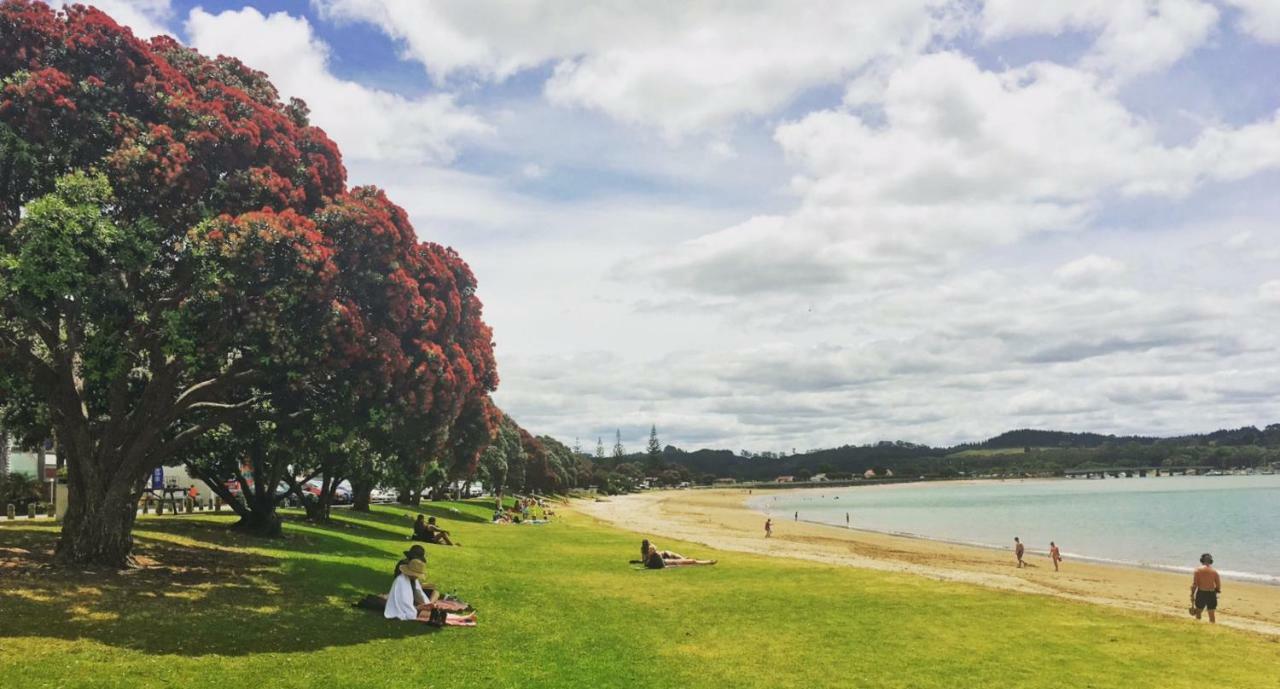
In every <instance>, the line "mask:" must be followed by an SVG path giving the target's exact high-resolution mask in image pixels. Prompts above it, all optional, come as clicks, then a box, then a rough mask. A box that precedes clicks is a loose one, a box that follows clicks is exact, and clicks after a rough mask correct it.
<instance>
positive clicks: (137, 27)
mask: <svg viewBox="0 0 1280 689" xmlns="http://www.w3.org/2000/svg"><path fill="white" fill-rule="evenodd" d="M50 4H58V3H50ZM84 4H86V5H92V6H93V7H97V8H98V9H100V10H102V11H103V12H106V13H107V14H108V15H110V16H111V18H112V19H114V20H116V23H117V24H120V25H122V26H127V27H129V28H130V29H132V30H133V34H134V35H135V36H137V37H139V38H151V37H152V36H159V35H162V34H173V31H171V30H170V29H169V22H170V20H172V19H173V7H172V6H171V2H170V0H92V1H91V2H85V3H84Z"/></svg>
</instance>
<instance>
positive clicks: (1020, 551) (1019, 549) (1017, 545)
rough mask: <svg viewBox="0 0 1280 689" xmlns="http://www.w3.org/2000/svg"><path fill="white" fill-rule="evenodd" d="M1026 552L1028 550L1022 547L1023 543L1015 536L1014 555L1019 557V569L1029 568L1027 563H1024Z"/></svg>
mask: <svg viewBox="0 0 1280 689" xmlns="http://www.w3.org/2000/svg"><path fill="white" fill-rule="evenodd" d="M1025 552H1026V548H1024V547H1022V541H1019V540H1018V537H1017V536H1014V537H1013V554H1014V555H1017V556H1018V568H1019V569H1021V568H1023V567H1026V566H1027V563H1025V562H1023V561H1022V555H1023V553H1025Z"/></svg>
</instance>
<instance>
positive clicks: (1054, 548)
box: [1049, 541, 1062, 572]
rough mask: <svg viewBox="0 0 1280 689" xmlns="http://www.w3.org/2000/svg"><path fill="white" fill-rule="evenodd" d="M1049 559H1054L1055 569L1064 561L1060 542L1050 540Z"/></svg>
mask: <svg viewBox="0 0 1280 689" xmlns="http://www.w3.org/2000/svg"><path fill="white" fill-rule="evenodd" d="M1049 559H1050V560H1053V571H1055V572H1056V571H1058V563H1059V562H1062V553H1060V552H1058V544H1057V543H1054V542H1053V541H1049Z"/></svg>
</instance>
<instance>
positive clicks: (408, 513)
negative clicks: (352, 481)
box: [334, 502, 489, 528]
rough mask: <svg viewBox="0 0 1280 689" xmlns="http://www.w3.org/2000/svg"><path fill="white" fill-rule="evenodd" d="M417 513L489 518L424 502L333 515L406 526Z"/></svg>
mask: <svg viewBox="0 0 1280 689" xmlns="http://www.w3.org/2000/svg"><path fill="white" fill-rule="evenodd" d="M453 504H456V503H453ZM419 514H425V515H427V516H428V517H435V518H436V519H442V520H444V521H445V522H449V521H454V522H469V523H473V524H488V523H489V518H488V517H487V516H485V515H481V514H476V513H474V512H471V511H464V510H460V509H457V508H456V507H448V506H446V505H437V504H433V503H426V502H424V503H422V505H420V506H418V507H413V506H411V505H378V506H377V507H375V508H374V509H373V510H372V511H370V512H356V511H355V510H342V511H341V512H336V511H335V512H334V515H335V516H339V515H340V516H343V517H350V518H353V519H361V520H364V521H375V522H380V523H385V524H391V525H394V526H404V527H406V528H407V527H409V526H410V525H411V524H412V523H413V520H414V519H416V518H417V517H418V515H419Z"/></svg>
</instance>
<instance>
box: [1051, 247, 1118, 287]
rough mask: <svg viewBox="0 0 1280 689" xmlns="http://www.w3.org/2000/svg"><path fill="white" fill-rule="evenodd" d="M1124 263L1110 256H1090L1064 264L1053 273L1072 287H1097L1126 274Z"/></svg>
mask: <svg viewBox="0 0 1280 689" xmlns="http://www.w3.org/2000/svg"><path fill="white" fill-rule="evenodd" d="M1124 270H1125V265H1124V262H1123V261H1117V260H1116V259H1114V258H1111V257H1109V256H1099V255H1097V254H1090V255H1088V256H1085V257H1083V258H1078V259H1076V260H1074V261H1071V262H1070V263H1066V264H1063V265H1062V266H1060V267H1059V268H1058V269H1057V270H1055V271H1053V274H1054V276H1055V277H1057V278H1058V279H1059V280H1061V281H1063V282H1065V283H1068V284H1072V285H1096V284H1099V283H1101V282H1103V281H1104V280H1106V279H1108V278H1111V277H1114V276H1116V275H1120V274H1122V273H1124Z"/></svg>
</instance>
